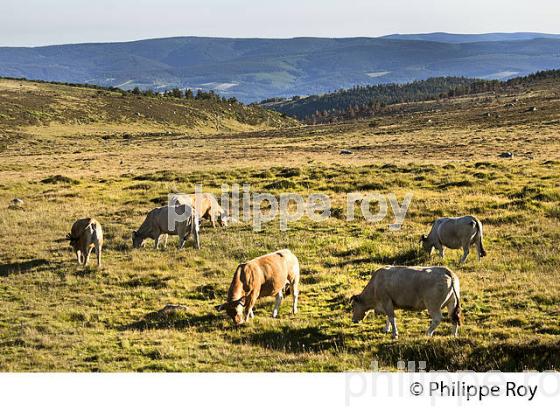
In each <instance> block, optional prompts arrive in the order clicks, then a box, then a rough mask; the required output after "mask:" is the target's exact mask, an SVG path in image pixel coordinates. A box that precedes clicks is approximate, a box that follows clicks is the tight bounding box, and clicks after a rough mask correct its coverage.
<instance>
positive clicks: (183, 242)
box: [179, 233, 189, 249]
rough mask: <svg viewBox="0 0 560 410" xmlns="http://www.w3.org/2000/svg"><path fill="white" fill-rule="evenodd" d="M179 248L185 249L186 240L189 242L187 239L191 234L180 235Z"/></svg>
mask: <svg viewBox="0 0 560 410" xmlns="http://www.w3.org/2000/svg"><path fill="white" fill-rule="evenodd" d="M179 238H180V239H179V249H183V248H184V247H185V242H187V239H188V238H189V234H188V233H186V234H185V235H183V236H180V237H179Z"/></svg>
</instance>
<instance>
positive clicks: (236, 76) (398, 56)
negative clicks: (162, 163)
mask: <svg viewBox="0 0 560 410" xmlns="http://www.w3.org/2000/svg"><path fill="white" fill-rule="evenodd" d="M496 39H497V40H498V41H496ZM436 40H437V41H436ZM558 67H560V36H558V35H553V34H540V33H512V34H500V33H496V34H483V35H461V34H447V33H431V34H416V35H392V36H386V37H381V38H365V37H360V38H339V39H336V38H309V37H302V38H293V39H232V38H208V37H174V38H164V39H153V40H140V41H133V42H125V43H93V44H71V45H60V46H45V47H0V76H9V77H25V78H28V79H37V80H48V81H59V82H72V83H91V84H98V85H102V86H114V87H120V88H124V89H132V88H134V87H139V88H143V89H148V88H151V89H155V90H166V89H170V88H174V87H179V88H191V89H197V88H200V89H206V90H208V89H211V90H215V91H218V92H219V93H220V94H222V95H224V96H226V97H231V96H235V97H237V98H239V99H240V100H242V101H244V102H251V101H258V100H262V99H266V98H270V97H276V96H279V97H290V96H293V95H311V94H322V93H326V92H329V91H334V90H336V89H340V88H349V87H352V86H354V85H372V84H384V83H403V82H410V81H415V80H423V79H427V78H430V77H441V76H455V77H462V76H464V77H473V78H485V79H507V78H512V77H515V76H520V75H527V74H529V73H532V72H535V71H539V70H547V69H554V68H558Z"/></svg>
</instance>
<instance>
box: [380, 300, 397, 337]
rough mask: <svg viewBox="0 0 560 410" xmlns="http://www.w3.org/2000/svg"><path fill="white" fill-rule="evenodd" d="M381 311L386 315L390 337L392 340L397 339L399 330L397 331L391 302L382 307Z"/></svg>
mask: <svg viewBox="0 0 560 410" xmlns="http://www.w3.org/2000/svg"><path fill="white" fill-rule="evenodd" d="M383 310H384V311H385V314H386V315H387V321H388V322H389V323H390V324H391V330H392V332H391V336H392V337H393V339H398V338H399V330H398V329H397V321H396V319H395V310H394V307H393V302H392V301H391V300H389V301H388V302H387V303H386V304H385V306H383Z"/></svg>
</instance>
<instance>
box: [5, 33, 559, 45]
mask: <svg viewBox="0 0 560 410" xmlns="http://www.w3.org/2000/svg"><path fill="white" fill-rule="evenodd" d="M531 33H534V34H542V35H545V36H547V35H558V36H560V32H559V33H552V32H541V31H510V32H501V31H495V32H484V33H453V32H447V31H433V32H423V33H417V32H411V33H386V34H382V35H379V36H340V37H326V36H292V37H231V36H197V35H177V36H168V37H145V38H135V39H130V40H115V41H84V42H67V43H52V44H38V45H28V46H9V45H2V44H0V47H13V48H37V47H49V46H63V45H80V44H118V43H134V42H138V41H148V40H164V39H170V38H189V37H190V38H214V39H232V40H293V39H297V38H315V39H345V38H348V39H350V38H383V37H387V36H393V35H430V34H447V35H457V36H462V35H473V36H481V35H493V34H531Z"/></svg>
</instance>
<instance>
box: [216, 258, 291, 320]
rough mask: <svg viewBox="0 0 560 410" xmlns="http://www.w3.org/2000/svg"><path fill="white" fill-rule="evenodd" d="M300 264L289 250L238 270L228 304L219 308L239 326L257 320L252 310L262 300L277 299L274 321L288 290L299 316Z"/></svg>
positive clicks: (231, 287) (253, 262) (250, 263)
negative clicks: (270, 297) (285, 291)
mask: <svg viewBox="0 0 560 410" xmlns="http://www.w3.org/2000/svg"><path fill="white" fill-rule="evenodd" d="M298 285H299V262H298V259H297V258H296V256H295V255H294V254H293V253H292V252H291V251H290V250H289V249H282V250H279V251H276V252H273V253H269V254H267V255H263V256H259V257H258V258H255V259H253V260H250V261H249V262H246V263H242V264H240V265H239V266H237V269H235V273H234V274H233V280H232V281H231V285H230V287H229V290H228V297H227V302H226V303H223V304H221V305H219V306H216V309H217V310H218V311H222V310H225V311H226V313H227V314H228V316H229V317H231V318H232V319H233V321H234V323H235V324H236V325H240V324H242V323H243V322H246V321H248V320H249V319H252V318H253V317H254V314H253V307H254V306H255V303H256V302H257V299H258V298H259V297H265V296H276V303H275V305H274V310H273V311H272V317H274V318H275V317H277V316H278V310H279V309H280V304H281V303H282V299H283V297H284V294H283V292H284V289H285V288H286V286H288V288H289V290H290V291H291V293H292V296H293V304H292V314H296V313H297V303H298V296H299V288H298Z"/></svg>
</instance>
